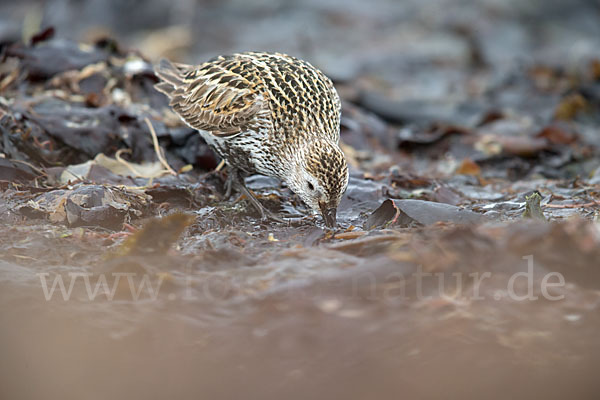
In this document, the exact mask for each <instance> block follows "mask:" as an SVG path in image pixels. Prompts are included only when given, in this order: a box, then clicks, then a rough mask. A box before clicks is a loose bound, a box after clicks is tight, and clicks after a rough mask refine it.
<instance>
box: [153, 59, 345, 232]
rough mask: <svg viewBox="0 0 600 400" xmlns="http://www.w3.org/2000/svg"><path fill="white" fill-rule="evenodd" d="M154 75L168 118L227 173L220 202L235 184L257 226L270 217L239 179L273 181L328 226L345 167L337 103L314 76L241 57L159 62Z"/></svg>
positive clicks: (283, 62) (326, 83)
mask: <svg viewBox="0 0 600 400" xmlns="http://www.w3.org/2000/svg"><path fill="white" fill-rule="evenodd" d="M156 74H157V75H158V76H159V77H160V78H161V80H162V82H160V83H158V84H157V85H156V88H157V89H158V90H159V91H161V92H162V93H164V94H166V95H167V96H168V98H169V100H170V103H169V104H170V106H171V107H172V108H173V110H175V112H176V113H177V114H179V116H180V117H181V118H182V119H183V121H184V122H185V123H186V124H187V125H189V126H190V127H192V128H194V129H197V130H198V131H199V132H200V134H201V135H202V137H203V138H204V139H205V140H206V142H207V143H208V144H210V145H211V146H212V147H213V148H214V149H215V151H216V152H217V153H218V154H219V155H220V156H221V157H222V158H223V159H224V160H225V161H226V162H227V164H228V165H229V168H230V171H229V179H228V182H227V195H229V194H230V192H231V187H232V185H233V184H236V185H237V186H238V187H239V189H240V190H241V191H242V192H243V193H244V194H245V195H246V196H247V197H248V198H249V199H250V200H251V201H252V203H253V204H254V206H255V207H256V208H257V209H258V210H259V211H260V213H261V215H262V216H263V218H264V217H266V216H272V215H271V214H270V213H269V212H268V210H266V209H265V208H264V206H262V205H261V204H260V202H259V201H258V200H257V199H256V197H255V196H254V195H253V194H252V192H250V191H249V190H248V189H247V188H246V187H245V185H244V180H243V176H245V175H247V174H255V173H258V174H262V175H267V176H273V177H276V178H279V179H281V180H283V181H284V182H285V183H286V184H287V185H288V186H289V187H290V189H292V190H293V191H294V192H295V193H296V194H298V196H300V198H301V199H302V200H303V201H304V202H305V203H306V204H307V205H308V206H309V207H310V208H311V209H312V210H313V211H314V212H317V213H321V214H322V216H323V219H324V221H325V224H326V225H327V226H329V227H333V226H335V225H336V210H337V206H338V204H339V202H340V199H341V197H342V195H343V193H344V192H345V191H346V187H347V186H348V166H347V164H346V159H345V157H344V154H343V152H342V151H341V149H340V147H339V145H338V142H339V138H340V108H341V106H340V99H339V96H338V94H337V92H336V90H335V88H334V87H333V84H332V83H331V81H330V80H329V79H328V78H327V77H326V76H325V75H324V74H323V73H322V72H321V71H319V70H318V69H316V68H315V67H313V66H312V65H310V64H309V63H307V62H305V61H302V60H299V59H297V58H294V57H290V56H288V55H285V54H279V53H274V54H271V53H253V52H248V53H239V54H233V55H229V56H219V57H216V58H214V59H212V60H210V61H207V62H206V63H204V64H201V65H198V66H191V65H184V64H172V63H170V62H169V61H167V60H162V61H161V63H160V65H159V66H158V67H157V68H156Z"/></svg>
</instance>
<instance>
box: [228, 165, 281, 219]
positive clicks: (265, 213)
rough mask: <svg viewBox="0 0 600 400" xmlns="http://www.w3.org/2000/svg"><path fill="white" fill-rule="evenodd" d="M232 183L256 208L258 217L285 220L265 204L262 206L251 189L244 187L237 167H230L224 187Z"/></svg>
mask: <svg viewBox="0 0 600 400" xmlns="http://www.w3.org/2000/svg"><path fill="white" fill-rule="evenodd" d="M230 178H231V181H232V183H231V184H229V181H230ZM233 184H235V185H237V186H238V188H239V190H240V192H241V193H242V194H243V195H245V196H246V198H247V199H248V200H250V203H252V205H253V206H254V208H256V210H257V211H258V212H259V213H260V217H261V219H262V220H266V219H271V220H273V221H277V222H283V223H285V222H286V221H285V220H284V219H282V218H280V217H278V216H277V215H275V214H273V213H272V212H271V211H269V210H268V209H267V208H266V207H265V206H263V205H262V204H261V202H260V201H259V200H258V199H257V198H256V195H255V194H254V193H252V191H251V190H250V189H248V188H247V187H246V184H245V183H244V179H243V178H242V177H241V176H240V174H239V171H238V170H237V169H233V168H232V169H231V172H230V175H229V177H227V183H226V187H227V185H231V186H233ZM229 189H230V188H229V187H227V190H228V191H229Z"/></svg>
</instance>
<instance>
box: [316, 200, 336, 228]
mask: <svg viewBox="0 0 600 400" xmlns="http://www.w3.org/2000/svg"><path fill="white" fill-rule="evenodd" d="M319 206H320V207H321V215H323V220H324V221H325V225H326V226H327V227H328V228H335V226H336V212H337V209H336V208H335V207H327V204H325V203H319Z"/></svg>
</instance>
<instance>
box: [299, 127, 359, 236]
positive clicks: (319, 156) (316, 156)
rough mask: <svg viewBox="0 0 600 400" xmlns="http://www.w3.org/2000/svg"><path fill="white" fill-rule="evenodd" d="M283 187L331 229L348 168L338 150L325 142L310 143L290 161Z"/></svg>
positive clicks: (321, 140) (341, 153)
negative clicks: (293, 193)
mask: <svg viewBox="0 0 600 400" xmlns="http://www.w3.org/2000/svg"><path fill="white" fill-rule="evenodd" d="M294 159H295V161H296V163H295V166H294V168H293V170H292V172H291V174H290V176H289V177H288V179H287V184H288V186H289V187H290V189H292V190H293V191H294V192H295V193H296V194H297V195H298V196H300V198H301V199H302V201H304V203H306V205H308V206H309V207H310V208H311V209H312V210H313V211H314V212H316V213H319V214H321V215H322V216H323V220H324V221H325V225H327V226H328V227H335V225H336V213H337V207H338V205H339V204H340V200H341V198H342V195H343V194H344V192H345V191H346V187H347V186H348V164H347V163H346V157H344V153H343V152H342V150H341V149H340V148H339V146H338V145H337V144H336V143H334V142H332V141H330V140H325V139H318V140H314V141H312V142H310V143H309V144H308V145H307V146H305V147H304V148H303V149H302V150H300V151H299V152H298V153H297V154H295V157H294Z"/></svg>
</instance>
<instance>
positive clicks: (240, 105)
mask: <svg viewBox="0 0 600 400" xmlns="http://www.w3.org/2000/svg"><path fill="white" fill-rule="evenodd" d="M156 73H157V75H158V76H159V77H160V78H161V80H162V82H160V83H158V84H157V85H156V88H157V89H158V90H160V91H161V92H163V93H165V94H166V95H167V96H168V97H169V99H170V105H171V106H172V107H173V109H174V110H175V111H176V112H177V113H178V114H179V115H180V116H181V117H182V118H183V120H184V121H185V122H186V123H187V124H188V125H190V126H192V127H194V128H196V129H201V130H206V131H210V132H211V133H212V134H214V135H217V136H221V137H224V138H225V137H232V136H235V135H238V134H240V133H243V132H246V131H248V130H252V129H255V128H262V129H267V130H269V131H270V134H271V136H272V139H271V140H273V141H276V142H279V141H280V140H285V141H287V142H296V141H302V140H305V139H306V140H310V137H311V136H313V135H316V136H319V137H323V136H325V137H327V138H328V139H330V140H332V141H334V142H336V143H337V141H338V140H339V123H340V100H339V97H338V95H337V92H336V91H335V88H334V87H333V84H332V83H331V81H330V80H329V79H328V78H327V77H326V76H325V75H324V74H323V73H322V72H320V71H319V70H317V69H316V68H314V67H313V66H312V65H310V64H309V63H307V62H305V61H302V60H299V59H296V58H294V57H290V56H287V55H285V54H279V53H254V52H249V53H238V54H233V55H229V56H219V57H216V58H213V59H211V60H209V61H207V62H206V63H204V64H201V65H199V66H190V65H183V64H171V63H170V62H168V61H166V60H163V61H161V63H160V65H159V66H158V67H157V69H156Z"/></svg>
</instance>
